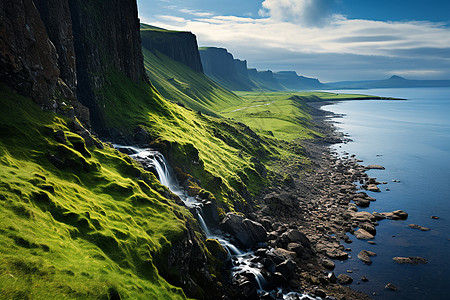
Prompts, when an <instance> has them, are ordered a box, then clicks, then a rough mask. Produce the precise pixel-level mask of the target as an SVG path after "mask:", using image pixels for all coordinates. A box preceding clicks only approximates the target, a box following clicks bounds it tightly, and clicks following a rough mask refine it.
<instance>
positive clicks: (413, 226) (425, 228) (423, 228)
mask: <svg viewBox="0 0 450 300" xmlns="http://www.w3.org/2000/svg"><path fill="white" fill-rule="evenodd" d="M408 227H409V228H412V229H419V230H420V231H428V230H430V228H427V227H423V226H420V225H416V224H409V225H408Z"/></svg>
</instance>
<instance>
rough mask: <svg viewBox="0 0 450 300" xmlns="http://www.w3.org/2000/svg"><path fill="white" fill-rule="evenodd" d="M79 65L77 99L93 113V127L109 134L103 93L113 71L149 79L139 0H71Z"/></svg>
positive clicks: (131, 76)
mask: <svg viewBox="0 0 450 300" xmlns="http://www.w3.org/2000/svg"><path fill="white" fill-rule="evenodd" d="M68 2H69V7H70V13H71V18H72V27H73V38H74V48H75V54H76V66H77V80H78V85H77V97H78V100H79V101H80V102H81V103H82V104H84V105H86V106H87V107H88V108H89V110H90V112H91V122H92V125H93V128H94V129H95V130H96V131H97V132H98V133H99V134H107V132H106V126H105V122H104V117H103V114H102V107H103V105H104V103H103V102H104V99H103V96H102V95H101V94H99V93H96V92H97V91H99V90H100V89H101V88H102V87H104V85H105V84H106V83H107V77H108V75H110V74H111V72H121V73H123V74H125V75H126V76H127V77H129V78H131V79H132V80H133V81H135V82H138V81H140V80H147V75H146V74H145V70H144V65H143V58H142V51H141V39H140V35H139V19H138V16H137V6H136V1H135V0H111V1H83V0H69V1H68Z"/></svg>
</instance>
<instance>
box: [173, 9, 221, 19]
mask: <svg viewBox="0 0 450 300" xmlns="http://www.w3.org/2000/svg"><path fill="white" fill-rule="evenodd" d="M179 11H180V12H182V13H185V14H189V15H193V16H196V17H211V16H213V15H214V14H213V13H210V12H202V11H198V10H192V9H187V8H183V9H180V10H179Z"/></svg>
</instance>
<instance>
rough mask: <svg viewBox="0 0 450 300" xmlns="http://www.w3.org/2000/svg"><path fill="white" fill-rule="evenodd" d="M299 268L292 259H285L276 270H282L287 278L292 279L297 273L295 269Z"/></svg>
mask: <svg viewBox="0 0 450 300" xmlns="http://www.w3.org/2000/svg"><path fill="white" fill-rule="evenodd" d="M296 268H297V264H296V263H295V262H294V261H292V260H290V259H289V260H285V261H284V262H282V263H281V264H278V265H277V267H276V271H277V272H280V273H281V274H282V275H283V277H284V278H286V279H287V280H289V279H291V278H292V277H293V275H294V273H295V269H296Z"/></svg>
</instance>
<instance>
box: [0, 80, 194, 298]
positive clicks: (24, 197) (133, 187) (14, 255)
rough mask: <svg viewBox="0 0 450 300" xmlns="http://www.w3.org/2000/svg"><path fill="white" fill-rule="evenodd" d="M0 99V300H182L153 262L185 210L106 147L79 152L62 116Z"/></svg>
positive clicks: (2, 93)
mask: <svg viewBox="0 0 450 300" xmlns="http://www.w3.org/2000/svg"><path fill="white" fill-rule="evenodd" d="M0 101H1V106H2V110H1V112H0V128H1V130H0V134H1V139H0V261H1V264H0V294H1V295H2V298H6V299H10V298H11V299H12V298H14V299H15V298H20V299H27V298H29V299H49V298H58V299H92V298H105V299H109V298H114V297H116V296H117V295H120V296H121V297H122V299H137V298H142V297H144V298H154V299H183V298H185V296H184V293H183V291H182V290H181V289H179V288H175V287H173V286H171V285H170V284H169V283H167V282H166V281H165V280H164V279H163V278H162V277H161V275H160V274H159V272H158V269H157V267H155V257H158V260H160V261H164V253H165V252H166V250H165V249H168V248H169V247H170V244H171V243H172V242H173V241H177V240H179V239H180V238H181V237H182V235H183V232H184V230H185V223H186V221H187V218H186V217H185V215H188V213H187V212H186V211H185V210H184V209H182V208H180V207H178V206H177V205H175V204H173V203H172V201H170V200H167V199H165V198H163V196H161V194H160V193H159V192H158V190H157V188H161V186H160V184H159V183H158V181H157V180H156V179H155V177H154V176H153V175H152V174H150V173H147V172H145V171H143V170H141V169H139V168H138V167H137V166H136V165H135V164H134V163H133V162H132V161H131V160H129V158H127V157H126V156H125V155H123V154H121V153H119V152H117V151H116V150H114V149H111V148H109V147H105V148H104V149H102V150H100V149H96V148H87V147H86V145H85V143H84V140H83V139H82V138H81V137H80V136H78V135H76V134H75V133H72V132H70V130H69V126H68V125H69V123H68V121H67V120H65V119H63V118H61V117H58V116H57V115H55V114H53V113H51V112H46V111H41V110H40V109H39V108H38V107H37V106H36V105H35V104H33V103H32V101H31V100H30V99H27V98H24V97H21V96H19V95H17V94H14V93H12V92H11V91H9V90H8V89H6V88H5V87H3V86H2V87H1V89H0ZM56 130H62V131H64V133H65V136H66V137H67V144H61V143H59V142H57V141H56V139H55V137H54V132H55V131H56ZM51 155H53V156H54V157H57V158H58V159H59V161H61V162H62V164H61V165H58V163H57V161H56V160H54V159H52V158H51V157H52V156H51ZM137 177H142V178H143V180H138V179H137ZM144 180H145V181H146V182H147V183H146V182H144ZM162 190H163V191H164V190H165V189H164V188H162Z"/></svg>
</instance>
